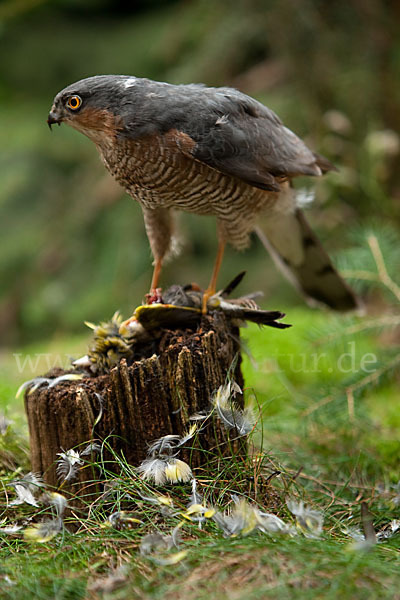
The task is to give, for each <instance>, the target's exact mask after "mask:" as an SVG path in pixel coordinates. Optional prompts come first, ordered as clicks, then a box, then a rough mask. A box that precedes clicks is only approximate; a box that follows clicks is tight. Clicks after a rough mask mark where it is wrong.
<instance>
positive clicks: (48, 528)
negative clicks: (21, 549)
mask: <svg viewBox="0 0 400 600" xmlns="http://www.w3.org/2000/svg"><path fill="white" fill-rule="evenodd" d="M62 528H63V522H62V519H61V518H60V517H57V518H56V519H51V520H48V521H43V522H42V523H35V525H32V526H31V527H28V528H27V529H25V531H24V538H25V539H26V540H27V541H28V542H36V543H38V544H44V543H46V542H49V541H50V540H52V539H53V538H54V537H55V536H56V535H58V534H59V533H60V532H61V531H62Z"/></svg>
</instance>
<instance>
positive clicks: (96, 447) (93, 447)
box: [80, 442, 101, 456]
mask: <svg viewBox="0 0 400 600" xmlns="http://www.w3.org/2000/svg"><path fill="white" fill-rule="evenodd" d="M100 451H101V444H99V443H98V442H92V443H91V444H88V445H87V446H86V448H84V450H82V452H81V453H80V456H90V455H91V454H97V453H98V452H100Z"/></svg>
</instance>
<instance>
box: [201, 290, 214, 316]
mask: <svg viewBox="0 0 400 600" xmlns="http://www.w3.org/2000/svg"><path fill="white" fill-rule="evenodd" d="M214 294H215V291H214V290H206V291H205V292H204V294H203V302H202V307H201V313H202V314H203V315H206V314H207V313H208V306H207V304H208V301H209V299H210V298H211V296H213V295H214Z"/></svg>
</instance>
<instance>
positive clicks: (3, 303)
mask: <svg viewBox="0 0 400 600" xmlns="http://www.w3.org/2000/svg"><path fill="white" fill-rule="evenodd" d="M399 25H400V4H399V3H398V2H396V1H393V2H390V1H387V2H379V1H377V0H369V1H368V2H365V1H364V0H337V1H336V2H326V1H322V0H321V1H318V0H288V1H278V0H276V1H273V0H272V1H266V0H265V1H261V0H238V1H236V2H232V1H224V0H222V1H218V2H212V1H211V0H186V1H182V0H181V1H179V0H176V1H161V0H159V1H147V2H146V1H145V0H142V1H136V2H122V1H117V2H116V1H111V0H109V1H108V0H89V1H86V2H82V1H80V0H54V1H53V2H50V1H47V2H46V1H43V0H14V1H8V2H7V1H5V2H4V1H3V2H2V3H1V4H0V56H1V61H0V104H1V111H0V136H1V146H0V148H1V150H0V153H1V154H0V181H1V185H0V244H1V252H0V336H1V343H2V344H3V346H4V345H8V346H9V345H12V346H15V345H20V344H24V343H26V342H29V341H31V340H33V339H40V338H46V337H48V336H51V335H53V334H54V333H55V332H57V333H61V334H62V333H63V332H68V333H70V332H74V331H78V330H81V329H82V321H83V320H85V319H88V320H90V321H97V320H99V319H103V318H107V317H109V316H111V314H112V313H113V312H114V310H115V309H117V308H118V309H121V310H122V312H123V313H124V315H126V316H128V315H129V314H130V310H131V309H132V307H133V306H135V305H136V304H137V303H138V302H140V300H141V299H142V297H143V294H144V293H145V292H146V291H147V289H148V287H149V284H150V278H151V257H150V251H149V247H148V242H147V239H146V236H145V233H144V227H143V222H142V216H141V211H140V207H139V206H138V205H137V204H136V203H135V202H134V201H133V200H132V199H131V198H130V197H128V196H127V195H126V194H124V193H123V191H122V190H121V189H120V188H119V187H118V186H117V185H116V184H115V183H114V182H113V181H112V179H111V177H110V176H109V175H108V174H107V173H106V171H105V169H104V167H103V166H102V165H101V163H100V161H99V158H98V154H97V151H96V149H95V147H94V146H93V144H92V143H91V142H89V140H87V139H86V138H84V136H82V135H81V134H78V133H77V132H75V131H73V130H72V129H69V128H67V127H62V128H60V129H58V128H53V133H52V134H51V133H50V132H49V130H48V128H47V125H46V118H47V113H48V110H49V108H50V106H51V104H52V99H53V97H54V95H55V94H56V93H57V92H58V91H59V90H60V89H62V88H63V87H65V86H66V85H67V84H69V83H72V82H73V81H76V80H78V79H80V78H82V77H87V76H90V75H95V74H106V73H121V74H132V75H136V76H142V77H150V78H152V79H160V80H165V81H169V82H172V83H189V82H203V83H206V84H208V85H216V86H218V85H232V86H235V87H238V88H239V89H241V90H242V91H244V92H246V93H248V94H250V95H253V96H255V97H256V98H258V99H259V100H261V101H262V102H264V103H265V104H268V106H270V107H271V108H272V109H273V110H275V111H276V112H277V113H278V114H279V115H280V117H281V118H282V119H283V120H284V122H285V124H286V125H287V126H288V127H290V128H291V129H293V130H294V131H295V132H296V133H297V134H299V135H300V136H302V137H303V138H305V140H306V142H307V143H308V144H309V145H310V146H311V147H312V148H313V149H315V150H317V151H319V152H321V153H323V154H325V155H326V156H327V157H328V158H330V159H331V160H332V161H333V162H335V164H336V165H337V166H338V167H339V172H338V173H333V174H329V175H328V176H326V177H324V178H323V179H322V180H319V181H318V182H315V180H313V181H311V182H310V181H309V180H307V179H305V180H303V181H300V180H299V181H298V182H297V185H298V187H305V186H306V187H309V186H310V185H311V186H313V187H315V188H316V200H315V204H314V207H313V208H311V210H310V211H309V212H308V214H309V218H310V220H311V221H312V222H313V224H314V226H315V227H316V228H317V230H318V232H319V234H320V236H321V237H322V238H323V240H324V242H325V243H326V246H327V247H328V248H329V251H330V252H331V253H332V254H333V255H335V253H340V251H343V250H344V249H345V248H346V247H349V246H350V245H351V235H350V234H351V231H352V230H354V229H357V228H359V227H360V226H361V227H363V226H367V225H368V224H369V223H371V222H373V223H374V224H375V225H376V224H378V227H379V226H380V225H381V224H382V226H386V225H388V226H390V227H397V226H398V223H399V220H400V202H399V197H400V174H399V169H398V168H397V166H398V159H399V149H400V143H399V136H398V133H397V132H398V131H399V121H400V110H399V106H400V78H399V74H400V37H399V35H398V32H399ZM181 221H182V231H183V234H184V246H183V247H184V252H183V254H182V255H181V256H180V257H179V258H176V259H175V260H174V261H173V262H172V263H171V264H170V265H168V266H167V267H166V268H165V270H164V273H163V283H164V284H167V283H173V282H177V283H185V282H187V281H193V280H196V281H198V282H199V283H200V284H202V285H205V284H206V283H207V282H208V278H209V275H210V271H211V267H212V262H213V258H214V253H215V250H216V239H215V223H214V222H213V220H212V219H207V218H204V217H196V216H187V215H186V216H183V217H182V219H181ZM360 266H361V265H360ZM243 268H244V269H247V270H248V275H247V279H246V280H245V282H244V283H243V285H242V291H250V290H254V289H262V291H263V292H264V293H265V305H268V306H269V307H271V308H276V307H277V308H282V309H284V310H286V308H287V306H289V305H290V304H294V303H301V302H302V300H301V298H299V297H298V296H297V294H296V292H294V291H293V290H292V289H291V288H290V287H289V286H288V285H287V284H286V283H285V282H284V280H283V278H282V277H281V275H280V274H278V273H277V272H276V270H275V268H274V267H273V266H272V263H271V261H270V260H269V258H268V257H267V256H266V255H265V251H264V250H263V249H262V248H261V247H260V245H259V244H258V243H257V242H256V241H254V243H253V245H252V247H251V248H250V249H249V250H248V251H246V252H245V253H241V254H238V253H237V252H235V251H233V250H229V251H228V253H227V256H226V260H225V262H224V266H223V270H222V272H221V277H220V282H221V284H223V283H225V282H227V281H228V280H229V279H230V278H231V277H233V276H234V275H236V273H237V272H238V271H239V270H241V269H243Z"/></svg>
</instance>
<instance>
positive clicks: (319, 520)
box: [286, 499, 324, 538]
mask: <svg viewBox="0 0 400 600" xmlns="http://www.w3.org/2000/svg"><path fill="white" fill-rule="evenodd" d="M286 505H287V507H288V509H289V511H290V512H291V513H292V515H294V516H295V517H296V525H297V527H298V528H299V529H300V531H302V532H303V534H304V535H305V536H306V537H312V538H314V537H319V536H320V535H321V534H322V525H323V522H324V516H323V514H322V512H321V511H319V510H314V509H312V508H307V507H306V506H305V505H304V502H303V501H302V500H300V501H297V500H294V499H289V500H287V502H286Z"/></svg>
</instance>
